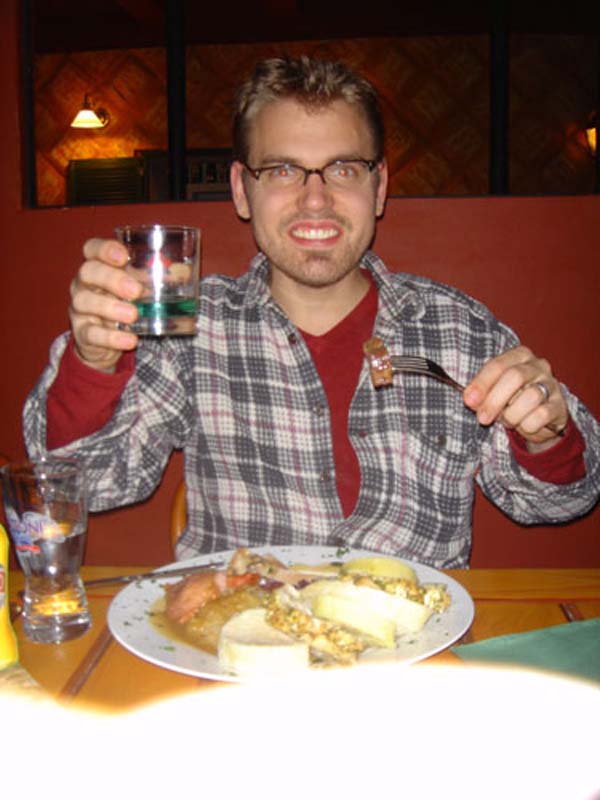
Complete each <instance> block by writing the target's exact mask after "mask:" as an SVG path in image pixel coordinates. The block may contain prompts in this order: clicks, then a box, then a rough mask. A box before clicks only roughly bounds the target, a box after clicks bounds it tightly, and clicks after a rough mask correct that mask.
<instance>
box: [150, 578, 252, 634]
mask: <svg viewBox="0 0 600 800" xmlns="http://www.w3.org/2000/svg"><path fill="white" fill-rule="evenodd" d="M259 580H260V575H258V574H257V573H252V572H247V573H244V574H243V575H230V574H229V573H228V572H226V571H225V570H211V571H210V572H196V573H193V574H192V575H188V576H187V577H186V578H184V579H183V580H181V581H178V582H177V583H174V584H172V585H171V586H166V587H165V591H166V593H167V618H168V619H169V620H171V622H175V623H177V624H179V625H182V624H184V623H185V622H187V621H188V620H189V619H191V618H192V616H193V614H195V612H196V611H197V610H198V609H199V608H202V607H203V606H204V605H206V603H208V602H209V601H211V600H217V599H218V598H219V597H221V596H223V595H224V594H227V593H229V592H231V591H234V590H235V589H240V588H241V587H243V586H248V585H253V584H256V583H258V581H259Z"/></svg>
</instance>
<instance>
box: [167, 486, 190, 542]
mask: <svg viewBox="0 0 600 800" xmlns="http://www.w3.org/2000/svg"><path fill="white" fill-rule="evenodd" d="M186 525H187V506H186V502H185V481H181V483H180V484H179V486H178V487H177V489H176V490H175V495H174V497H173V503H172V505H171V527H170V538H171V548H172V549H173V553H175V545H176V544H177V540H178V539H179V537H180V536H181V534H182V533H183V532H184V531H185V526H186Z"/></svg>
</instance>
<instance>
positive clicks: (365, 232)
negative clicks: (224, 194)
mask: <svg viewBox="0 0 600 800" xmlns="http://www.w3.org/2000/svg"><path fill="white" fill-rule="evenodd" d="M249 144H250V154H249V158H248V164H249V165H250V166H251V167H252V168H255V169H257V168H260V167H264V166H272V165H274V164H285V163H291V164H299V165H301V166H303V167H307V168H320V167H323V166H325V165H326V164H328V163H330V162H332V161H335V160H337V159H365V160H372V159H373V157H374V155H375V152H374V145H373V142H372V137H371V134H370V131H369V128H368V126H367V123H366V121H365V119H364V117H363V115H362V113H361V112H360V111H359V110H357V109H356V108H354V107H353V106H350V105H348V104H347V103H345V102H344V101H341V100H338V101H335V102H334V103H332V104H331V105H329V106H328V107H326V108H324V109H319V110H316V111H313V110H307V109H306V108H305V107H304V106H302V105H301V104H299V103H297V102H296V101H294V100H278V101H275V102H273V103H270V104H268V105H266V106H264V107H263V108H262V109H261V110H260V111H259V112H258V114H257V116H256V117H255V118H254V120H253V122H252V124H251V128H250V140H249ZM265 177H266V176H264V175H263V176H262V177H261V178H260V180H258V181H257V180H256V179H255V178H254V177H252V176H251V175H250V174H249V173H247V172H246V170H244V169H243V167H242V165H241V164H239V163H235V164H234V165H233V167H232V172H231V182H232V190H233V198H234V202H235V205H236V209H237V211H238V214H239V215H240V216H241V217H243V218H245V219H248V218H249V219H251V221H252V226H253V231H254V237H255V239H256V243H257V245H258V247H259V248H260V249H261V250H262V251H263V252H264V253H265V254H266V255H267V257H268V258H269V261H270V264H271V269H272V280H273V281H276V280H277V278H278V277H281V276H282V275H284V276H286V277H287V278H288V279H291V280H292V281H294V282H297V283H299V284H302V285H303V286H313V287H320V286H331V285H332V284H334V283H337V282H338V281H340V280H341V279H342V278H344V277H345V276H346V275H348V274H349V273H350V272H351V271H352V270H353V269H354V268H356V267H357V266H358V263H359V261H360V259H361V257H362V255H363V254H364V252H365V250H366V249H367V248H368V246H369V244H370V242H371V240H372V238H373V234H374V230H375V219H376V217H377V216H379V215H380V214H382V213H383V208H384V203H385V194H386V189H387V169H386V166H385V164H380V165H378V166H377V167H375V169H374V170H373V172H372V173H370V174H369V175H368V177H367V179H366V181H365V183H364V184H362V185H361V186H359V187H354V188H352V189H337V188H332V187H331V186H328V185H327V184H323V181H322V180H321V178H320V176H319V175H310V176H309V178H308V180H307V182H306V184H305V185H304V186H302V185H299V186H297V187H286V188H284V189H281V188H279V187H275V188H273V187H272V186H271V185H269V182H268V181H265Z"/></svg>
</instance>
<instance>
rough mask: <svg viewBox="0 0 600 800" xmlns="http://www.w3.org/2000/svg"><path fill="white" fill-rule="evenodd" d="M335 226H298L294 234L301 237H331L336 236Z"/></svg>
mask: <svg viewBox="0 0 600 800" xmlns="http://www.w3.org/2000/svg"><path fill="white" fill-rule="evenodd" d="M336 235H337V231H336V229H335V228H296V230H295V231H294V236H297V237H298V238H299V239H331V237H332V236H336Z"/></svg>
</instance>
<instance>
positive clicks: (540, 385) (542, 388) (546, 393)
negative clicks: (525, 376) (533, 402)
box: [529, 381, 550, 403]
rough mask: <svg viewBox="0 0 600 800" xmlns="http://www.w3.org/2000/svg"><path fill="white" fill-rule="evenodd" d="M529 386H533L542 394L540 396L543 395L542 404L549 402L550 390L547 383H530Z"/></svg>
mask: <svg viewBox="0 0 600 800" xmlns="http://www.w3.org/2000/svg"><path fill="white" fill-rule="evenodd" d="M529 385H530V386H533V387H534V388H536V389H537V390H538V392H540V394H541V395H542V403H547V402H548V400H549V399H550V389H549V388H548V387H547V386H546V384H545V383H542V382H541V381H536V383H530V384H529Z"/></svg>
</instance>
